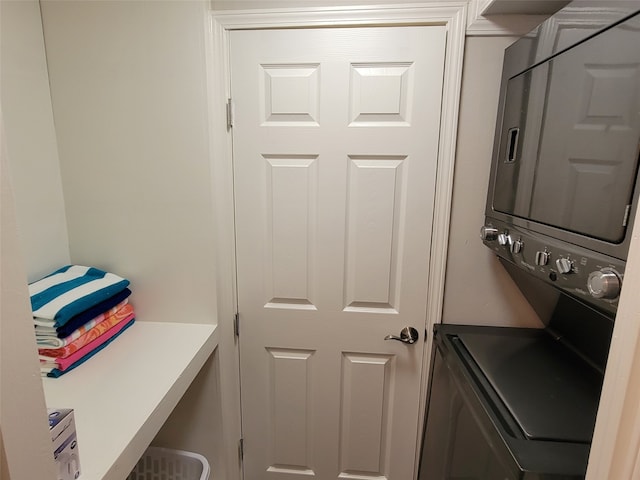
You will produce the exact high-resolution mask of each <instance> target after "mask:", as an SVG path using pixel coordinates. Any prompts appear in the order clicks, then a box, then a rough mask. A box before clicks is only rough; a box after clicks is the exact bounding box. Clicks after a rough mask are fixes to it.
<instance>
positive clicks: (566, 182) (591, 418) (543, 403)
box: [419, 0, 640, 480]
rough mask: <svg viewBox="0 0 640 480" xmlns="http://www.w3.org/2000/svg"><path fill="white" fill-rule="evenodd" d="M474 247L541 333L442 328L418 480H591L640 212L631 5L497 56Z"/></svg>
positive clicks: (558, 23) (534, 36) (583, 14)
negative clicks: (492, 129)
mask: <svg viewBox="0 0 640 480" xmlns="http://www.w3.org/2000/svg"><path fill="white" fill-rule="evenodd" d="M500 92H501V93H500V103H499V107H498V120H497V126H496V136H495V142H494V153H493V161H492V170H491V177H490V184H489V190H488V195H487V207H486V213H485V223H484V225H483V226H482V229H481V238H482V241H483V242H484V244H485V245H486V246H487V247H488V248H490V249H491V250H492V251H493V252H494V253H495V254H496V255H497V257H498V259H499V260H500V262H501V263H502V264H503V266H504V267H505V269H506V270H507V271H508V272H509V274H510V275H511V276H512V278H513V279H514V281H515V282H516V283H517V285H518V286H519V288H520V289H521V291H522V292H523V294H524V295H525V297H526V298H527V300H528V301H529V302H530V303H531V305H532V306H533V308H534V309H535V311H536V312H537V313H538V315H539V317H540V319H541V320H542V322H543V323H544V325H545V328H542V329H527V328H504V327H490V326H462V325H444V324H443V325H438V326H437V327H436V329H435V335H434V344H435V348H434V359H433V362H432V372H431V389H430V391H431V394H430V398H429V402H428V405H427V421H426V426H425V436H424V442H423V452H422V458H421V465H420V474H419V478H420V480H441V479H447V480H449V479H450V480H463V479H464V480H471V479H476V480H520V479H522V480H552V479H553V480H560V479H580V478H584V476H585V474H586V469H587V461H588V457H589V450H590V445H591V439H592V436H593V429H594V425H595V419H596V414H597V409H598V403H599V398H600V392H601V389H602V381H603V376H604V371H605V368H606V362H607V355H608V350H609V345H610V342H611V335H612V331H613V324H614V321H615V315H616V311H617V306H618V297H619V294H620V290H621V287H622V281H623V278H624V270H625V264H626V259H627V253H628V250H629V243H630V240H631V238H630V237H631V226H632V223H633V219H634V217H635V210H636V208H637V202H638V194H639V192H638V190H640V189H638V188H637V181H638V162H639V158H640V157H639V148H640V3H639V2H637V1H602V2H594V1H582V0H578V1H574V2H572V3H570V4H569V5H567V6H566V7H565V8H563V9H562V10H560V11H559V12H558V13H557V14H555V15H553V16H552V17H550V18H549V19H548V20H547V21H545V22H544V23H543V24H542V25H540V26H539V27H538V28H537V29H536V30H535V31H533V32H531V33H530V34H529V35H526V36H525V37H523V38H522V39H520V40H519V41H517V42H516V43H514V44H513V45H512V46H510V47H509V48H508V49H507V50H506V52H505V60H504V67H503V76H502V85H501V91H500Z"/></svg>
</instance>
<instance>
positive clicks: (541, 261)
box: [536, 250, 550, 267]
mask: <svg viewBox="0 0 640 480" xmlns="http://www.w3.org/2000/svg"><path fill="white" fill-rule="evenodd" d="M549 256H550V254H549V252H547V251H546V250H545V251H544V252H536V265H540V266H541V267H544V266H545V265H546V264H548V263H549Z"/></svg>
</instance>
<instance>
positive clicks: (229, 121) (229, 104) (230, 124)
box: [227, 98, 234, 130]
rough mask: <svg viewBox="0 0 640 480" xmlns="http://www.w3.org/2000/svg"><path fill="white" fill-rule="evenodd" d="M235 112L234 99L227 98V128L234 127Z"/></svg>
mask: <svg viewBox="0 0 640 480" xmlns="http://www.w3.org/2000/svg"><path fill="white" fill-rule="evenodd" d="M233 114H234V108H233V100H231V99H230V98H229V99H227V130H229V129H231V128H232V127H233Z"/></svg>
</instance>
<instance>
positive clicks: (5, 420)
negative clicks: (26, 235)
mask: <svg viewBox="0 0 640 480" xmlns="http://www.w3.org/2000/svg"><path fill="white" fill-rule="evenodd" d="M4 147H5V135H4V131H3V128H2V119H1V118H0V181H1V185H0V276H1V277H0V299H1V301H0V425H2V448H3V452H2V455H3V463H4V462H5V461H6V464H4V465H3V466H2V467H1V468H0V473H2V474H3V480H11V479H13V480H22V479H49V478H51V479H52V478H54V469H55V467H54V464H53V452H52V450H51V437H50V433H49V424H48V419H47V414H46V410H45V404H44V393H43V390H42V381H41V380H40V366H39V364H38V356H37V351H36V340H35V334H34V333H33V323H32V321H31V306H30V305H29V294H28V291H27V288H26V283H27V275H26V271H25V265H24V262H23V259H22V255H21V253H22V251H21V248H20V247H21V245H20V242H19V240H18V236H17V230H18V229H17V223H16V212H15V206H14V200H13V191H12V186H11V182H10V178H9V175H8V171H7V170H8V162H7V154H6V149H5V148H4ZM7 475H8V478H4V477H5V476H7Z"/></svg>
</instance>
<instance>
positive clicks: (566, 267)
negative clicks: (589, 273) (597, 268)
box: [556, 258, 573, 274]
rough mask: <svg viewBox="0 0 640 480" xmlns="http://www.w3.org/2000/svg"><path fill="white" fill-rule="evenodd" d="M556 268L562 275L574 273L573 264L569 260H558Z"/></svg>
mask: <svg viewBox="0 0 640 480" xmlns="http://www.w3.org/2000/svg"><path fill="white" fill-rule="evenodd" d="M556 267H558V271H559V272H560V273H562V274H566V273H571V272H573V262H572V261H571V260H569V259H568V258H559V259H557V260H556Z"/></svg>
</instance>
